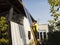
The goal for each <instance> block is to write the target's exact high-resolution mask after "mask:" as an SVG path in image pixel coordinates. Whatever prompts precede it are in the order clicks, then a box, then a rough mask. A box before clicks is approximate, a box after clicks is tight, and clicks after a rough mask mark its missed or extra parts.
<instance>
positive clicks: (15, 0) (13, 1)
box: [0, 0, 25, 14]
mask: <svg viewBox="0 0 60 45" xmlns="http://www.w3.org/2000/svg"><path fill="white" fill-rule="evenodd" d="M11 6H13V7H14V8H15V9H16V10H17V11H18V12H21V11H22V13H23V14H25V12H24V8H23V5H22V3H21V2H20V1H19V0H0V10H2V11H5V10H8V9H9V8H10V7H11ZM2 11H0V12H2Z"/></svg>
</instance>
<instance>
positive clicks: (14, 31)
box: [10, 17, 33, 45]
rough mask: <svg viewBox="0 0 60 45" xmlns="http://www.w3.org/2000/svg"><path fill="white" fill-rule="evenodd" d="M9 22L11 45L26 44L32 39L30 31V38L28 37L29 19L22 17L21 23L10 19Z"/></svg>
mask: <svg viewBox="0 0 60 45" xmlns="http://www.w3.org/2000/svg"><path fill="white" fill-rule="evenodd" d="M10 23H11V35H12V45H27V44H29V42H30V41H31V40H33V36H32V33H31V39H30V40H29V39H28V31H31V29H30V23H29V20H28V19H27V18H26V17H24V19H23V25H20V24H17V23H15V22H12V21H10Z"/></svg>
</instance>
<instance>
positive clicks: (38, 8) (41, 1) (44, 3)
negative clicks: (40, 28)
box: [23, 0, 52, 24]
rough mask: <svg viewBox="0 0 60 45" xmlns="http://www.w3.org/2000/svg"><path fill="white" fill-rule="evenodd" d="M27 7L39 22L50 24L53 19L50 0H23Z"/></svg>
mask: <svg viewBox="0 0 60 45" xmlns="http://www.w3.org/2000/svg"><path fill="white" fill-rule="evenodd" d="M23 2H24V5H25V7H26V8H27V9H28V11H29V12H30V14H31V15H32V16H33V18H34V19H35V20H37V21H38V23H39V24H48V20H50V19H52V17H51V14H50V5H49V4H48V0H23Z"/></svg>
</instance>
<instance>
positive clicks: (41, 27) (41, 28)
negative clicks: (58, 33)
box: [39, 24, 49, 41]
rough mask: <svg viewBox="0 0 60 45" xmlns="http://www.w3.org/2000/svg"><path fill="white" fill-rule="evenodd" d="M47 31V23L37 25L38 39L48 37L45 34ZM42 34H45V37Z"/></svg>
mask: <svg viewBox="0 0 60 45" xmlns="http://www.w3.org/2000/svg"><path fill="white" fill-rule="evenodd" d="M48 32H49V29H48V24H40V25H39V39H40V41H41V40H43V39H48V35H47V33H48ZM44 33H45V34H44ZM44 35H46V38H45V37H44Z"/></svg>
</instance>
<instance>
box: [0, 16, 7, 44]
mask: <svg viewBox="0 0 60 45" xmlns="http://www.w3.org/2000/svg"><path fill="white" fill-rule="evenodd" d="M7 27H8V25H7V22H6V18H5V17H3V16H1V17H0V33H1V34H0V36H1V37H0V43H1V44H2V43H7V42H8V39H7V38H4V36H5V35H7V34H8V33H7V31H6V30H7Z"/></svg>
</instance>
